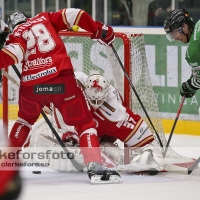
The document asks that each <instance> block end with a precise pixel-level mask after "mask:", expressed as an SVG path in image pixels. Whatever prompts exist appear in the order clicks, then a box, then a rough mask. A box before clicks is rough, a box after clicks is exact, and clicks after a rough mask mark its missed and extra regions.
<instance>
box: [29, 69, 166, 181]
mask: <svg viewBox="0 0 200 200" xmlns="http://www.w3.org/2000/svg"><path fill="white" fill-rule="evenodd" d="M75 75H76V79H77V83H78V84H79V86H80V87H81V88H82V90H83V91H84V93H85V96H86V98H87V100H88V106H90V109H91V110H92V115H93V119H94V121H95V122H96V129H97V134H98V137H99V142H100V144H101V157H102V161H103V164H104V167H105V168H104V169H102V168H103V167H100V165H99V163H96V162H93V163H91V164H89V165H86V166H85V169H86V171H87V172H88V176H89V177H90V178H91V179H94V180H95V181H96V182H101V180H100V179H98V178H97V177H98V176H100V177H103V176H104V173H102V172H101V171H106V170H107V169H106V168H109V169H111V170H112V169H114V170H115V171H118V172H120V171H126V172H130V173H133V172H140V171H148V170H151V169H154V170H155V171H162V170H163V167H164V161H163V157H162V152H161V149H160V147H156V146H154V144H153V143H152V142H153V141H154V137H153V134H152V132H151V130H150V129H149V127H148V125H147V123H146V122H145V121H144V120H143V119H142V118H141V117H140V116H139V115H138V114H135V113H134V112H133V111H131V110H130V109H129V108H127V107H125V106H124V103H123V100H122V98H121V96H120V94H119V92H118V90H117V89H115V88H114V87H113V86H112V85H111V84H110V82H109V81H108V80H107V79H106V78H105V77H104V76H102V75H100V74H99V73H95V74H92V75H90V76H88V75H86V74H85V73H83V72H75ZM69 101H70V100H69ZM47 112H48V113H49V114H50V116H49V119H50V120H51V122H52V125H53V126H54V127H55V129H56V130H57V132H58V133H59V135H60V137H61V138H62V140H63V141H64V142H65V145H66V146H67V147H68V149H69V150H70V152H73V154H74V159H76V161H77V162H79V163H81V164H83V165H84V159H83V156H82V154H81V150H80V148H79V136H78V134H77V132H76V130H75V129H74V127H73V126H68V125H66V124H65V123H64V120H63V117H62V115H61V113H60V112H59V111H58V109H57V108H56V107H55V106H54V105H53V104H51V105H50V109H48V111H47ZM44 123H45V122H44ZM42 124H43V122H42V120H41V122H40V121H39V122H38V127H39V126H40V125H42ZM35 130H36V129H35ZM39 130H40V131H39ZM117 139H119V140H121V141H122V142H123V143H124V144H125V145H126V146H127V147H130V149H131V151H130V164H128V165H124V161H123V157H124V155H123V150H122V149H121V148H119V147H118V146H116V145H115V144H114V143H115V141H116V140H117ZM26 146H28V147H27V148H26V149H25V151H36V152H37V151H39V150H41V149H43V151H47V150H51V151H52V152H54V151H58V152H59V151H60V152H61V151H62V149H61V148H58V147H59V145H58V144H57V141H56V140H55V138H54V136H53V134H52V133H51V131H49V132H47V131H46V129H45V131H42V128H38V129H37V131H34V133H32V135H31V138H30V139H29V143H28V144H26ZM56 148H57V150H56ZM37 161H38V160H35V161H33V162H37ZM47 162H48V164H49V167H50V168H52V169H54V170H56V171H62V172H69V171H75V168H74V167H73V165H72V164H71V162H70V161H69V159H62V158H61V159H54V160H53V159H52V158H51V159H50V160H48V161H47ZM99 167H100V168H99ZM115 171H113V174H112V175H113V176H114V177H115V178H116V176H118V175H116V174H115V173H114V172H115ZM109 173H110V171H109ZM111 173H112V171H111ZM93 176H94V177H93ZM104 178H105V179H106V176H104ZM116 179H117V178H116ZM92 181H93V180H92ZM115 181H116V180H115ZM117 181H118V180H117ZM108 182H109V181H108ZM108 182H107V183H108ZM111 182H112V180H111ZM113 182H114V181H113ZM119 182H120V181H119Z"/></svg>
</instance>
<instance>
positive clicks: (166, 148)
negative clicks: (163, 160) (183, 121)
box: [163, 96, 185, 157]
mask: <svg viewBox="0 0 200 200" xmlns="http://www.w3.org/2000/svg"><path fill="white" fill-rule="evenodd" d="M184 101H185V96H183V97H182V99H181V103H180V106H179V109H178V112H177V114H176V118H175V121H174V124H173V126H172V130H171V132H170V135H169V138H168V140H167V144H166V147H165V151H164V155H163V156H164V157H165V156H166V154H167V150H168V147H169V143H170V141H171V138H172V135H173V133H174V129H175V127H176V123H177V121H178V118H179V115H180V113H181V110H182V107H183V104H184Z"/></svg>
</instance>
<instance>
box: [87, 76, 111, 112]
mask: <svg viewBox="0 0 200 200" xmlns="http://www.w3.org/2000/svg"><path fill="white" fill-rule="evenodd" d="M109 85H110V84H109V82H108V81H107V79H106V78H105V77H103V76H101V75H100V74H94V75H91V76H89V77H88V78H87V80H86V82H85V88H86V89H85V92H86V96H87V99H88V100H89V102H90V104H91V106H92V107H93V108H94V109H98V108H99V107H100V106H101V105H102V104H103V102H104V101H105V99H106V96H107V93H108V88H109Z"/></svg>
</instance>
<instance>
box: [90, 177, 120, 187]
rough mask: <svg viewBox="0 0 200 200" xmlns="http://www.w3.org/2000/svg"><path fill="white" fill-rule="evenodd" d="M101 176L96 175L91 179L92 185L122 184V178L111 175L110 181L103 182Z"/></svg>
mask: <svg viewBox="0 0 200 200" xmlns="http://www.w3.org/2000/svg"><path fill="white" fill-rule="evenodd" d="M101 177H102V176H101V175H94V176H92V177H91V184H93V185H97V184H115V183H122V182H123V181H122V179H121V177H120V176H117V175H111V176H110V178H109V180H101Z"/></svg>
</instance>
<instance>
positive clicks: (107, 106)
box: [103, 101, 115, 112]
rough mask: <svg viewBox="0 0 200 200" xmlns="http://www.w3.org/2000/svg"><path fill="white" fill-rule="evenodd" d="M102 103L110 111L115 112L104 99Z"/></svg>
mask: <svg viewBox="0 0 200 200" xmlns="http://www.w3.org/2000/svg"><path fill="white" fill-rule="evenodd" d="M103 105H104V106H105V107H106V108H108V109H109V110H111V111H112V112H115V108H113V107H112V106H111V105H109V104H108V103H106V102H105V101H104V102H103Z"/></svg>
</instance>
